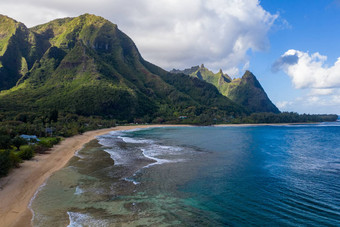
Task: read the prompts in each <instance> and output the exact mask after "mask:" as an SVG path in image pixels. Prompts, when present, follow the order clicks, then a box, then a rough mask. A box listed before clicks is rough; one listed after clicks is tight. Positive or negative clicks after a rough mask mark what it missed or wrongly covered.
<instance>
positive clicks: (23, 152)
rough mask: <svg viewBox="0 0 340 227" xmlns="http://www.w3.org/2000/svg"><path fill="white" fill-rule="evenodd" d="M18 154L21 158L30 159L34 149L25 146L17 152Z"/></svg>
mask: <svg viewBox="0 0 340 227" xmlns="http://www.w3.org/2000/svg"><path fill="white" fill-rule="evenodd" d="M18 156H19V158H21V159H22V160H30V159H31V158H33V156H34V150H33V148H32V147H31V146H28V147H25V148H23V149H22V150H21V151H19V152H18Z"/></svg>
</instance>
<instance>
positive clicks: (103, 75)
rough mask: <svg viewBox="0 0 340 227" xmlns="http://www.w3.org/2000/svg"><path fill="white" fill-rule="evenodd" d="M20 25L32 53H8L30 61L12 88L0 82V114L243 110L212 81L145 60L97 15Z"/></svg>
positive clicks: (194, 115) (129, 116)
mask: <svg viewBox="0 0 340 227" xmlns="http://www.w3.org/2000/svg"><path fill="white" fill-rule="evenodd" d="M25 31H26V33H27V34H29V36H30V38H29V39H28V38H27V37H26V36H24V40H25V42H24V43H25V45H26V46H25V48H26V49H27V50H28V53H34V54H31V55H25V54H21V52H20V53H19V54H18V53H17V52H10V53H11V54H12V55H13V56H14V57H16V58H21V59H24V60H26V58H27V59H30V60H29V62H30V64H27V65H28V66H27V70H26V72H25V73H24V74H20V75H19V76H18V77H16V81H15V83H13V84H12V86H11V87H10V89H9V90H5V89H6V88H2V90H3V91H2V92H1V93H0V111H1V112H6V111H14V112H19V111H33V112H34V111H49V110H53V109H57V110H61V111H64V112H70V113H75V114H79V115H84V116H91V115H99V116H103V117H108V118H113V119H120V120H127V121H133V119H136V118H141V119H142V120H143V121H144V122H149V121H150V119H156V118H161V119H160V121H161V120H166V121H171V120H176V119H178V117H179V116H181V115H186V116H188V118H189V119H191V120H192V121H194V122H195V121H202V120H203V121H204V119H205V120H209V121H211V119H219V120H221V121H222V120H223V119H224V120H225V119H227V118H229V117H234V116H240V115H244V114H247V113H248V112H247V111H246V110H245V109H244V108H242V107H241V106H239V105H237V104H235V103H234V102H232V101H231V100H230V99H228V98H226V97H224V96H222V95H220V94H219V92H218V91H217V89H216V88H215V87H214V86H212V85H210V84H208V83H205V82H204V81H200V80H197V79H194V78H192V77H188V76H187V75H184V74H171V73H168V72H166V71H165V70H163V69H161V68H159V67H157V66H155V65H153V64H151V63H149V62H147V61H145V60H144V59H143V58H142V56H141V54H140V53H139V51H138V49H137V47H136V45H135V44H134V42H133V41H132V40H131V39H130V38H129V37H128V36H127V35H125V34H124V33H123V32H121V31H120V30H119V29H118V26H117V25H115V24H113V23H111V22H110V21H108V20H106V19H104V18H102V17H98V16H95V15H91V14H84V15H81V16H79V17H75V18H63V19H56V20H53V21H51V22H48V23H45V24H42V25H38V26H35V27H33V28H30V29H27V28H26V27H25ZM19 49H20V48H19ZM6 53H7V51H6ZM18 55H19V56H18ZM30 56H31V58H29V57H30ZM33 60H34V61H33ZM20 67H22V64H21V65H20ZM20 67H16V68H13V69H12V70H13V71H17V70H18V68H20ZM2 80H4V76H3V74H0V81H2ZM18 97H19V98H18Z"/></svg>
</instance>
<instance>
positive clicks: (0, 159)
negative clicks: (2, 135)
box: [0, 150, 11, 177]
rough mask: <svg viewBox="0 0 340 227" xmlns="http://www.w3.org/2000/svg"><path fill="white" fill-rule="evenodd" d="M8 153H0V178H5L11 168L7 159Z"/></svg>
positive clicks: (8, 158)
mask: <svg viewBox="0 0 340 227" xmlns="http://www.w3.org/2000/svg"><path fill="white" fill-rule="evenodd" d="M9 154H10V152H9V151H8V150H7V151H0V177H2V176H6V175H7V173H8V171H9V169H10V168H11V162H10V157H9Z"/></svg>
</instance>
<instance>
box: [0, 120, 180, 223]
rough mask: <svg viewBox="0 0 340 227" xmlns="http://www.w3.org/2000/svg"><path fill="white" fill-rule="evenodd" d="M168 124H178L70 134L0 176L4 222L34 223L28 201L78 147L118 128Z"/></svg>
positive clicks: (0, 207)
mask: <svg viewBox="0 0 340 227" xmlns="http://www.w3.org/2000/svg"><path fill="white" fill-rule="evenodd" d="M165 126H174V125H131V126H118V127H114V128H107V129H100V130H94V131H89V132H86V133H84V134H82V135H77V136H73V137H70V138H66V139H65V140H63V141H62V142H61V143H60V144H58V145H56V146H54V147H53V148H52V149H51V150H50V151H49V152H48V154H43V155H36V156H35V157H34V158H33V159H32V160H30V161H25V162H24V163H22V164H21V167H20V168H18V169H14V170H12V171H11V172H10V174H9V175H8V176H7V177H5V178H2V179H1V180H0V201H1V202H0V226H1V227H2V226H6V227H11V226H17V227H24V226H31V219H32V213H31V210H30V209H29V208H28V205H29V203H30V201H31V199H32V198H33V196H34V194H35V192H36V191H37V190H38V188H39V187H40V186H41V185H42V184H43V183H44V182H45V181H46V180H47V179H48V178H49V176H51V174H53V173H54V172H55V171H57V170H59V169H61V168H62V167H64V166H65V165H66V164H67V162H68V161H69V160H70V159H71V158H72V157H73V155H74V153H75V152H76V151H77V150H79V149H81V148H82V147H83V146H84V144H86V143H88V142H90V141H91V140H93V139H95V137H96V136H99V135H103V134H106V133H109V132H111V131H117V130H129V129H135V128H149V127H165ZM181 126H182V125H181Z"/></svg>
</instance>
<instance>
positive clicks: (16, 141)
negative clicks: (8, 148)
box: [12, 136, 28, 150]
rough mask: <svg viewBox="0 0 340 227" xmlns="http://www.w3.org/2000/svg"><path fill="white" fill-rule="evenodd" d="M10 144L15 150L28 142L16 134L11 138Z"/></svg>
mask: <svg viewBox="0 0 340 227" xmlns="http://www.w3.org/2000/svg"><path fill="white" fill-rule="evenodd" d="M12 144H13V145H14V146H15V147H16V148H17V150H19V149H20V146H22V145H25V144H28V142H27V140H25V139H24V138H22V137H20V136H16V137H14V139H12Z"/></svg>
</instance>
